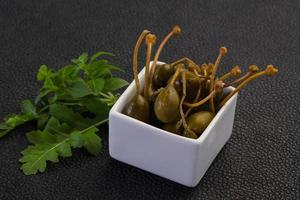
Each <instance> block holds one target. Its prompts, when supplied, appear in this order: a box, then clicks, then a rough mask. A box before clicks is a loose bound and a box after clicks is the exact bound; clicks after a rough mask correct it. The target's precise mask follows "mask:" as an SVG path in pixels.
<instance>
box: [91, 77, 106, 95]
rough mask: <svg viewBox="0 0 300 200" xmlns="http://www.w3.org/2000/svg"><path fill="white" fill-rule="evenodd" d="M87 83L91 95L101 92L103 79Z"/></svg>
mask: <svg viewBox="0 0 300 200" xmlns="http://www.w3.org/2000/svg"><path fill="white" fill-rule="evenodd" d="M87 83H88V85H89V87H90V88H91V90H92V91H93V93H94V94H95V95H97V94H99V93H100V92H101V91H102V90H103V88H104V83H105V80H104V79H103V78H96V79H92V80H90V81H88V82H87Z"/></svg>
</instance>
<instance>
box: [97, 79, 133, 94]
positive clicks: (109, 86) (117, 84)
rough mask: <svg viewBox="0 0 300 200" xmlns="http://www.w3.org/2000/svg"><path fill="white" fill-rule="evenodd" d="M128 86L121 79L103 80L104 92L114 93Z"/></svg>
mask: <svg viewBox="0 0 300 200" xmlns="http://www.w3.org/2000/svg"><path fill="white" fill-rule="evenodd" d="M126 85H128V82H127V81H125V80H123V79H121V78H115V77H113V78H109V79H106V80H105V84H104V89H103V90H104V91H106V92H107V91H110V92H111V91H115V90H117V89H120V88H122V87H124V86H126Z"/></svg>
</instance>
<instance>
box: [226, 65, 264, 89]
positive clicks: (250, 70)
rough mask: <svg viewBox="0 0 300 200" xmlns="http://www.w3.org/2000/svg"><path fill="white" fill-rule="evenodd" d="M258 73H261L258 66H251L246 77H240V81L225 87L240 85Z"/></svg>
mask: <svg viewBox="0 0 300 200" xmlns="http://www.w3.org/2000/svg"><path fill="white" fill-rule="evenodd" d="M258 71H259V68H258V66H257V65H250V66H249V70H248V72H247V73H246V74H245V75H244V76H242V77H240V78H238V79H236V80H234V81H231V82H230V83H227V84H226V85H225V87H228V86H231V85H234V84H236V83H240V82H242V81H244V80H246V79H247V78H249V77H250V76H252V75H253V74H255V73H256V72H258Z"/></svg>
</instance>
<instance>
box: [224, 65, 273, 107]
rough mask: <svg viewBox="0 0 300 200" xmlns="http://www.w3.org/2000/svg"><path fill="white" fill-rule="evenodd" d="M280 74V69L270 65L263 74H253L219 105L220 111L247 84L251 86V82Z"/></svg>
mask: <svg viewBox="0 0 300 200" xmlns="http://www.w3.org/2000/svg"><path fill="white" fill-rule="evenodd" d="M277 72H278V69H276V68H275V67H274V66H273V65H268V66H267V68H266V69H265V70H263V71H261V72H257V73H256V74H253V75H252V76H250V77H248V78H247V79H246V80H244V81H243V82H242V83H241V84H240V85H239V86H238V87H237V88H235V89H234V90H233V91H232V92H231V93H230V94H229V95H227V96H226V97H225V99H223V100H222V101H221V103H220V104H219V105H218V109H220V108H221V107H222V106H223V105H224V104H225V103H226V102H227V101H228V100H229V99H230V98H231V97H232V96H233V95H235V94H236V93H237V92H239V91H240V90H241V89H242V88H244V87H245V86H246V85H247V84H249V83H250V82H251V81H253V80H255V79H257V78H259V77H261V76H264V75H267V76H272V75H274V74H276V73H277Z"/></svg>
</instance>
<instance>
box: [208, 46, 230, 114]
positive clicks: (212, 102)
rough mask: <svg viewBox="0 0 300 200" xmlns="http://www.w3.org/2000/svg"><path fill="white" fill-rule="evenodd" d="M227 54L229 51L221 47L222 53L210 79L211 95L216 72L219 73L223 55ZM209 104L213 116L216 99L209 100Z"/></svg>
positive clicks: (220, 52)
mask: <svg viewBox="0 0 300 200" xmlns="http://www.w3.org/2000/svg"><path fill="white" fill-rule="evenodd" d="M226 53H227V49H226V47H221V48H220V51H219V55H218V57H217V60H216V62H215V64H214V67H213V70H212V72H211V77H210V88H209V92H210V93H211V92H212V91H213V90H214V85H215V76H216V72H217V69H218V66H219V64H220V62H221V58H222V56H223V55H225V54H226ZM209 103H210V108H211V111H212V113H213V114H215V105H214V99H213V98H211V99H210V100H209Z"/></svg>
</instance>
